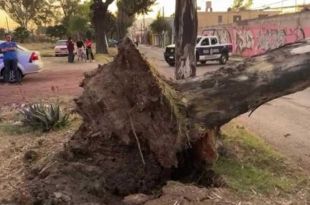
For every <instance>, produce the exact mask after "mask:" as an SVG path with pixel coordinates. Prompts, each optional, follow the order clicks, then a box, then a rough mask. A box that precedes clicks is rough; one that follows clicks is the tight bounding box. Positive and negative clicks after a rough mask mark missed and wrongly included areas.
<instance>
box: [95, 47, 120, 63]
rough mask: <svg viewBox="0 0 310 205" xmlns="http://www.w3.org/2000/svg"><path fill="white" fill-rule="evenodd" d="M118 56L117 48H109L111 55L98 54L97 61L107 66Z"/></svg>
mask: <svg viewBox="0 0 310 205" xmlns="http://www.w3.org/2000/svg"><path fill="white" fill-rule="evenodd" d="M116 55H117V49H116V48H109V54H96V56H95V59H96V61H97V62H99V63H101V64H107V63H110V62H111V61H113V58H114V57H115V56H116Z"/></svg>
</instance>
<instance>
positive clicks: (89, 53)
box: [85, 38, 94, 60]
mask: <svg viewBox="0 0 310 205" xmlns="http://www.w3.org/2000/svg"><path fill="white" fill-rule="evenodd" d="M92 45H93V42H92V40H91V39H88V38H86V40H85V46H86V56H87V60H90V58H89V56H90V57H91V60H94V54H93V51H92Z"/></svg>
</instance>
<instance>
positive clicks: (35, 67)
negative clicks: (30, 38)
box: [0, 41, 43, 78]
mask: <svg viewBox="0 0 310 205" xmlns="http://www.w3.org/2000/svg"><path fill="white" fill-rule="evenodd" d="M3 42H4V41H0V44H1V43H3ZM17 48H18V49H17V60H18V64H17V67H18V70H19V72H21V74H22V76H25V75H28V74H31V73H37V72H39V71H40V70H41V69H42V66H43V63H42V61H41V57H40V54H39V53H38V52H37V51H30V50H28V49H26V48H24V47H22V46H20V45H17ZM3 71H4V62H3V53H1V52H0V77H1V78H3Z"/></svg>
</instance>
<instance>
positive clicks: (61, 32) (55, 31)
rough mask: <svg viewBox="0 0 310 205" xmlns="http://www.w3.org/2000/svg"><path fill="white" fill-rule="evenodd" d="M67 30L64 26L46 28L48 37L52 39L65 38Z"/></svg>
mask: <svg viewBox="0 0 310 205" xmlns="http://www.w3.org/2000/svg"><path fill="white" fill-rule="evenodd" d="M66 33H67V29H66V28H65V27H64V26H63V25H56V26H49V27H47V28H46V35H48V36H50V37H56V38H63V37H64V36H65V35H66Z"/></svg>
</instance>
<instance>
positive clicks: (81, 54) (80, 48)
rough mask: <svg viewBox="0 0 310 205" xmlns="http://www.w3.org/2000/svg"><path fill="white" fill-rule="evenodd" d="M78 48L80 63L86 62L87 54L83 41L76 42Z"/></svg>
mask: <svg viewBox="0 0 310 205" xmlns="http://www.w3.org/2000/svg"><path fill="white" fill-rule="evenodd" d="M76 47H77V57H78V59H77V60H78V61H79V60H86V54H85V45H84V43H83V41H81V40H78V41H77V42H76Z"/></svg>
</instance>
